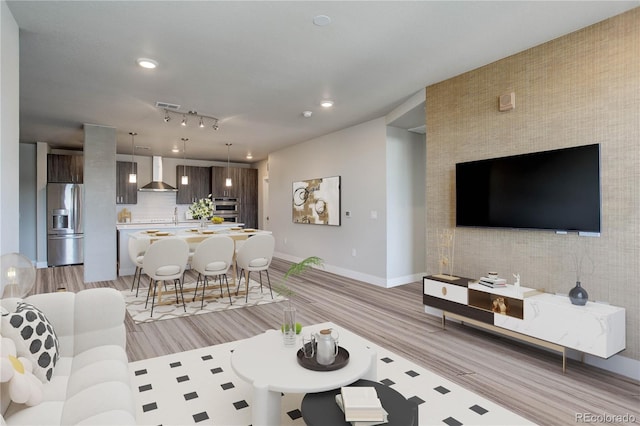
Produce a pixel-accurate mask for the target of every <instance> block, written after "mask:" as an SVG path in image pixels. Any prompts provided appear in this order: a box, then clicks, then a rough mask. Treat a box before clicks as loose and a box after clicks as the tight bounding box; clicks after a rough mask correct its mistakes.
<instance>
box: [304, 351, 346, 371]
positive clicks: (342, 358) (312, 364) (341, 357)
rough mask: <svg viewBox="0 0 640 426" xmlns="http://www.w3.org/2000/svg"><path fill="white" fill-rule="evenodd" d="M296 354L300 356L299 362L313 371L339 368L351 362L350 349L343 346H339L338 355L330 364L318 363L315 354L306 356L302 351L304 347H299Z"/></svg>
mask: <svg viewBox="0 0 640 426" xmlns="http://www.w3.org/2000/svg"><path fill="white" fill-rule="evenodd" d="M296 356H297V358H298V364H300V365H301V366H303V367H304V368H306V369H307V370H313V371H334V370H339V369H341V368H342V367H344V366H345V365H347V364H348V363H349V351H348V350H346V349H345V348H343V347H342V346H338V355H336V359H335V361H333V363H332V364H329V365H322V364H318V361H317V360H316V357H315V356H314V357H313V358H305V356H304V353H302V349H298V353H297V354H296Z"/></svg>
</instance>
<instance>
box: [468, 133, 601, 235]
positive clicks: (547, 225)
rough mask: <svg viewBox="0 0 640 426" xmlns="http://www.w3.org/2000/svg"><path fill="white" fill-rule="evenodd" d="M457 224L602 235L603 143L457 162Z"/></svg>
mask: <svg viewBox="0 0 640 426" xmlns="http://www.w3.org/2000/svg"><path fill="white" fill-rule="evenodd" d="M456 226H472V227H495V228H524V229H547V230H556V231H578V232H585V233H600V145H599V144H594V145H585V146H578V147H572V148H564V149H557V150H552V151H544V152H536V153H531V154H523V155H515V156H511V157H502V158H494V159H488V160H480V161H471V162H466V163H458V164H456Z"/></svg>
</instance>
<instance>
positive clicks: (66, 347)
mask: <svg viewBox="0 0 640 426" xmlns="http://www.w3.org/2000/svg"><path fill="white" fill-rule="evenodd" d="M25 302H28V303H30V304H32V305H34V306H35V307H37V308H38V309H40V310H41V311H42V312H43V313H44V314H45V315H46V317H47V318H48V319H49V321H50V322H51V324H52V325H53V327H54V329H55V332H56V334H57V337H58V341H59V353H60V359H59V360H58V362H57V365H56V366H55V369H54V371H53V376H52V377H51V381H50V382H48V383H46V384H45V385H44V387H43V393H44V399H43V402H42V403H40V404H38V405H36V406H33V407H27V406H25V405H22V404H15V403H11V401H10V400H8V397H7V395H8V392H7V389H6V387H5V386H6V384H3V388H2V393H1V395H2V414H3V417H4V420H5V422H6V423H7V425H133V424H135V423H136V421H135V405H134V402H135V400H134V396H133V395H134V394H133V391H132V389H131V383H130V379H129V371H128V360H127V354H126V351H125V347H126V331H125V325H124V317H125V305H124V300H123V299H122V296H121V294H120V293H119V292H118V291H116V290H114V289H110V288H96V289H88V290H84V291H81V292H79V293H71V292H64V293H47V294H38V295H34V296H30V297H28V298H26V299H25Z"/></svg>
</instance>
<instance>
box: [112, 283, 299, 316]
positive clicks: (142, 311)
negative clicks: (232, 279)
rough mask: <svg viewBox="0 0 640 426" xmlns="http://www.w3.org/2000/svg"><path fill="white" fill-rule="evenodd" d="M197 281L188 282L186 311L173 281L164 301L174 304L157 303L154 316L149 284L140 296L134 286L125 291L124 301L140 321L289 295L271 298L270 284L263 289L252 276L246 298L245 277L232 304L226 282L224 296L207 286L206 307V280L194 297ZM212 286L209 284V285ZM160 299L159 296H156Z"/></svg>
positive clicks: (278, 299)
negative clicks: (246, 298) (204, 285)
mask: <svg viewBox="0 0 640 426" xmlns="http://www.w3.org/2000/svg"><path fill="white" fill-rule="evenodd" d="M212 284H213V285H216V284H217V283H213V282H212V281H209V286H211V285H212ZM195 286H196V283H195V281H193V282H187V283H184V290H183V291H184V301H185V302H186V303H185V304H186V309H187V311H186V312H185V310H184V308H183V307H182V303H180V304H179V305H178V304H177V303H176V300H175V299H176V298H175V292H174V291H173V284H171V285H168V286H167V288H168V291H167V292H165V294H164V295H163V302H164V301H170V302H171V303H170V304H167V305H158V304H157V303H156V305H155V307H154V308H153V317H152V316H151V298H149V303H148V306H147V308H145V301H146V299H147V289H148V288H147V287H144V288H143V287H140V291H139V293H138V297H136V292H135V290H134V291H131V290H124V291H121V293H122V296H123V297H124V301H125V303H126V306H127V311H128V312H129V314H130V315H131V317H132V318H133V321H134V322H135V323H137V324H140V323H145V322H152V321H160V320H165V319H172V318H180V317H187V316H190V315H200V314H208V313H211V312H221V311H226V310H229V309H239V308H246V307H248V306H256V305H264V304H267V303H274V302H282V301H284V300H288V299H287V298H286V297H284V296H282V295H280V294H278V292H276V291H275V290H274V291H273V299H272V298H271V293H269V285H268V284H267V283H264V287H263V290H262V292H261V291H260V283H259V282H257V281H254V280H249V301H248V302H245V297H246V296H245V294H244V288H245V287H244V280H243V281H242V289H241V292H240V293H239V294H238V296H236V295H235V294H236V293H235V288H234V287H233V286H230V287H229V288H230V290H231V301H232V302H233V303H232V304H229V297H228V295H227V288H226V285H225V286H224V287H223V289H224V297H218V298H209V299H207V298H206V297H207V295H215V296H220V289H218V288H207V289H206V290H205V301H204V307H203V308H201V307H200V305H201V304H202V300H201V298H200V297H201V295H202V283H200V285H199V286H198V298H196V300H195V301H193V290H194V289H195ZM209 286H208V287H209ZM156 302H157V299H156ZM180 302H182V298H180Z"/></svg>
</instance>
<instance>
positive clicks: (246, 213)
mask: <svg viewBox="0 0 640 426" xmlns="http://www.w3.org/2000/svg"><path fill="white" fill-rule="evenodd" d="M227 177H230V178H231V186H230V187H228V186H226V185H225V184H226V179H227ZM211 194H212V195H213V197H214V198H220V197H231V198H237V199H238V216H239V217H238V221H239V222H242V223H244V225H245V227H247V228H257V227H258V170H257V169H249V168H244V167H230V168H229V169H228V170H227V168H226V167H212V168H211Z"/></svg>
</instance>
